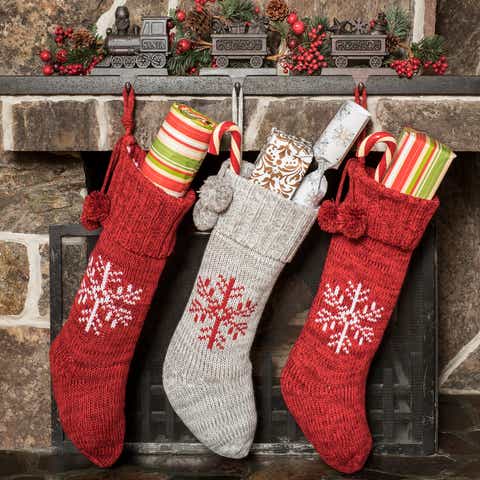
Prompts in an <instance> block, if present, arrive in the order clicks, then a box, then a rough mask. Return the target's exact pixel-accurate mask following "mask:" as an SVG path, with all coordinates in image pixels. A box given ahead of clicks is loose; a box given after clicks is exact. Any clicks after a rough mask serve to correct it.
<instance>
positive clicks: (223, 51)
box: [212, 33, 268, 68]
mask: <svg viewBox="0 0 480 480" xmlns="http://www.w3.org/2000/svg"><path fill="white" fill-rule="evenodd" d="M267 54H268V50H267V34H266V33H219V34H213V35H212V55H213V56H214V58H215V61H216V64H217V67H219V68H226V67H228V64H229V62H230V60H249V61H250V65H251V66H252V67H253V68H260V67H261V66H262V65H263V62H264V60H265V57H266V56H267Z"/></svg>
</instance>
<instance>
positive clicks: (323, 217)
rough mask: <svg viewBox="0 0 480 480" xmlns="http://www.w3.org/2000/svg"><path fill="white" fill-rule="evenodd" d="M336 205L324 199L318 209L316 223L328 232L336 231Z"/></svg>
mask: <svg viewBox="0 0 480 480" xmlns="http://www.w3.org/2000/svg"><path fill="white" fill-rule="evenodd" d="M337 216H338V212H337V206H336V205H335V203H334V202H332V201H331V200H326V201H325V202H323V203H322V205H321V206H320V210H319V211H318V224H319V225H320V228H321V229H322V230H324V231H325V232H328V233H336V232H337Z"/></svg>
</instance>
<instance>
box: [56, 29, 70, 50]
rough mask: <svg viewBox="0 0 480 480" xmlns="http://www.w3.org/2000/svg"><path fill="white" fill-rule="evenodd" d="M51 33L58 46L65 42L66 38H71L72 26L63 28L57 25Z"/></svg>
mask: <svg viewBox="0 0 480 480" xmlns="http://www.w3.org/2000/svg"><path fill="white" fill-rule="evenodd" d="M53 34H54V36H55V43H56V44H57V45H59V46H60V45H63V44H64V43H65V40H66V39H67V38H69V39H70V38H72V36H73V28H71V27H69V28H67V29H65V28H63V27H62V26H61V25H57V26H56V27H55V30H54V31H53Z"/></svg>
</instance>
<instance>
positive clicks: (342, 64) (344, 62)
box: [335, 57, 348, 68]
mask: <svg viewBox="0 0 480 480" xmlns="http://www.w3.org/2000/svg"><path fill="white" fill-rule="evenodd" d="M335 66H336V67H337V68H347V67H348V58H347V57H336V58H335Z"/></svg>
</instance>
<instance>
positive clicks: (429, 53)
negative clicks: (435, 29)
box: [411, 35, 446, 62]
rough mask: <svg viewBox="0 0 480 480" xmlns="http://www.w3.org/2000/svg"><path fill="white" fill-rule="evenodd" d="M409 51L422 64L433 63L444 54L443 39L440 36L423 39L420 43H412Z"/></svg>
mask: <svg viewBox="0 0 480 480" xmlns="http://www.w3.org/2000/svg"><path fill="white" fill-rule="evenodd" d="M411 49H412V53H413V55H414V56H415V57H417V58H419V59H420V60H421V61H422V62H435V61H436V60H437V59H438V58H439V57H440V56H442V55H444V54H445V52H446V49H445V39H444V38H443V37H442V36H440V35H432V36H431V37H425V38H424V39H423V40H421V41H420V42H416V43H412V45H411Z"/></svg>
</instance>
